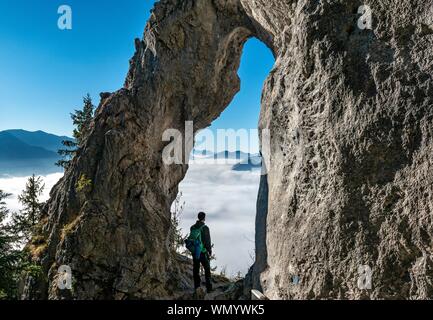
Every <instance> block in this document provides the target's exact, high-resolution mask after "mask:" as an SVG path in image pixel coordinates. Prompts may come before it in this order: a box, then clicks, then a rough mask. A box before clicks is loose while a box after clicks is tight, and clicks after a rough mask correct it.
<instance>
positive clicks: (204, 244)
mask: <svg viewBox="0 0 433 320" xmlns="http://www.w3.org/2000/svg"><path fill="white" fill-rule="evenodd" d="M205 219H206V214H205V213H204V212H200V213H199V214H198V221H197V222H196V223H195V224H194V225H193V226H192V227H191V233H190V236H191V235H194V234H197V236H198V240H199V241H200V242H201V245H200V249H199V250H200V251H201V252H200V254H198V253H197V254H193V263H194V266H193V273H194V288H195V290H196V291H197V289H198V288H200V284H201V279H200V264H201V265H202V266H203V268H204V274H205V278H206V289H207V292H208V293H209V292H211V291H212V279H211V272H210V257H211V256H212V243H211V240H210V231H209V227H208V226H206V225H205Z"/></svg>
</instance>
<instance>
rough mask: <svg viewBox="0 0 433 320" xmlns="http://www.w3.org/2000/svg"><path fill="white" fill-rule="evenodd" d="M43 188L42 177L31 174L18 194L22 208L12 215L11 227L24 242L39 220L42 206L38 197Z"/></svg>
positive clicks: (28, 238) (27, 239)
mask: <svg viewBox="0 0 433 320" xmlns="http://www.w3.org/2000/svg"><path fill="white" fill-rule="evenodd" d="M44 188H45V185H44V184H43V181H42V178H41V177H36V176H35V175H32V176H31V177H30V178H29V180H28V181H27V184H26V188H25V190H23V192H22V193H21V195H19V196H18V201H19V202H20V203H21V204H22V206H23V209H22V210H20V211H19V212H17V213H14V214H13V215H12V226H11V228H12V230H13V232H14V234H15V235H17V236H19V237H20V238H21V239H22V241H24V242H26V241H29V240H30V237H31V234H32V231H33V230H34V227H35V226H36V225H37V224H38V222H39V219H40V216H41V208H42V203H41V202H40V201H39V197H40V196H41V194H42V192H43V191H44Z"/></svg>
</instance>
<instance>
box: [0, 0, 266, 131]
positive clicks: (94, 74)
mask: <svg viewBox="0 0 433 320" xmlns="http://www.w3.org/2000/svg"><path fill="white" fill-rule="evenodd" d="M153 3H154V1H151V0H128V1H126V2H125V1H124V2H120V1H118V0H117V1H114V0H91V1H85V0H62V1H57V0H43V1H40V0H32V1H31V0H1V1H0V130H5V129H16V128H23V129H26V130H31V131H34V130H44V131H47V132H51V133H54V134H59V135H71V132H72V129H73V127H72V124H71V120H70V117H69V113H70V112H72V111H73V110H74V109H76V108H80V107H81V102H82V97H83V96H84V95H85V94H86V93H87V92H89V93H90V94H91V96H92V97H93V98H94V102H95V104H97V103H98V102H99V93H100V92H103V91H116V90H118V89H119V88H121V87H122V85H123V82H124V78H125V75H126V73H127V70H128V66H129V62H128V61H129V59H130V57H131V56H132V55H133V53H134V38H141V37H142V33H143V29H144V26H145V23H146V21H147V19H148V17H149V15H150V14H149V11H150V9H151V8H152V6H153ZM62 4H67V5H69V6H71V8H72V13H73V16H72V18H73V29H72V30H65V31H62V30H60V29H58V27H57V20H58V18H59V15H58V14H57V9H58V7H59V6H60V5H62ZM273 63H274V60H273V57H272V54H271V52H270V50H269V49H268V48H266V47H265V46H264V45H263V44H262V43H260V42H259V41H258V40H255V39H251V40H250V41H249V42H248V43H247V44H246V47H245V50H244V54H243V58H242V63H241V67H240V70H239V75H240V77H241V80H242V89H241V92H240V93H239V94H238V95H237V96H236V98H235V99H234V101H233V102H232V104H231V105H230V106H229V107H228V108H227V109H226V110H225V112H224V113H223V114H222V116H221V117H220V118H219V119H217V120H216V121H215V122H214V123H213V125H212V129H216V128H223V129H228V128H233V129H240V128H246V129H250V128H257V121H258V115H259V110H260V96H261V91H262V86H263V81H264V79H265V78H266V76H267V74H268V73H269V71H270V70H271V68H272V65H273Z"/></svg>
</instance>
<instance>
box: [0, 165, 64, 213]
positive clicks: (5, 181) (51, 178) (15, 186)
mask: <svg viewBox="0 0 433 320" xmlns="http://www.w3.org/2000/svg"><path fill="white" fill-rule="evenodd" d="M62 176H63V173H53V174H49V175H47V176H43V177H42V178H43V180H44V184H45V188H44V192H43V194H42V196H41V198H40V199H41V201H46V200H47V199H48V198H49V194H50V191H51V189H52V187H53V186H54V185H55V184H56V183H57V181H59V179H60V178H61V177H62ZM28 178H29V177H15V178H1V179H0V190H3V191H4V192H6V193H11V194H12V196H11V197H10V198H8V199H6V200H5V202H6V205H7V207H8V208H9V209H10V210H11V211H18V210H20V209H21V205H20V204H19V202H18V195H20V194H21V193H22V191H23V190H24V189H25V187H26V183H27V180H28Z"/></svg>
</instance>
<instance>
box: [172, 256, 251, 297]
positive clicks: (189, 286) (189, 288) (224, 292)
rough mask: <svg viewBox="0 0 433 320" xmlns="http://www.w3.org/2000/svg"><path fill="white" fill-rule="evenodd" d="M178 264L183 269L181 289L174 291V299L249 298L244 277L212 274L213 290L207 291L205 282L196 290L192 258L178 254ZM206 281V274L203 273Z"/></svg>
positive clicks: (180, 282)
mask: <svg viewBox="0 0 433 320" xmlns="http://www.w3.org/2000/svg"><path fill="white" fill-rule="evenodd" d="M176 260H177V262H178V264H179V265H180V266H181V268H182V269H183V272H182V273H181V280H180V281H179V282H177V283H178V284H180V288H178V290H179V291H175V292H173V295H172V297H171V298H173V299H174V300H245V299H249V293H248V292H244V291H247V290H244V279H236V280H230V279H228V278H227V277H225V276H222V275H220V274H212V284H213V291H212V292H211V293H207V292H206V289H205V283H204V282H203V283H202V287H201V288H200V289H199V290H198V291H197V292H195V291H194V284H193V281H192V279H193V273H192V260H191V259H190V258H188V257H186V256H183V255H177V258H176ZM202 280H203V281H204V275H202Z"/></svg>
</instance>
